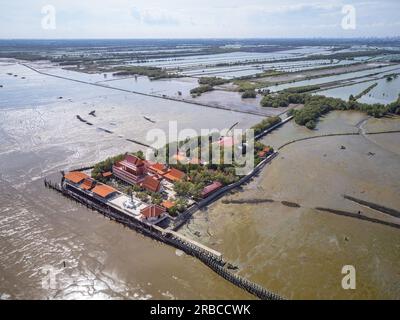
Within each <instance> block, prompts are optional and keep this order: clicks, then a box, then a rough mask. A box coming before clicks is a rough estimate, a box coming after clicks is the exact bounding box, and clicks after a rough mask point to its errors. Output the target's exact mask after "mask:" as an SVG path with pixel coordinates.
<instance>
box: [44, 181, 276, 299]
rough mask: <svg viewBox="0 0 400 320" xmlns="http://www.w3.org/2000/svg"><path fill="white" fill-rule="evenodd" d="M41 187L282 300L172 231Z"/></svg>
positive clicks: (266, 296) (239, 284)
mask: <svg viewBox="0 0 400 320" xmlns="http://www.w3.org/2000/svg"><path fill="white" fill-rule="evenodd" d="M44 185H45V187H46V188H49V189H52V190H55V191H57V192H59V193H60V194H62V195H63V196H64V197H66V198H69V199H71V200H74V201H76V202H78V203H80V204H82V205H84V206H86V207H87V208H88V209H92V210H96V211H98V212H99V213H101V214H102V215H104V216H105V217H107V218H109V219H110V220H113V221H116V222H119V223H121V224H123V225H124V226H126V227H128V228H130V229H134V230H136V231H137V232H140V233H141V234H143V235H145V236H148V237H151V238H153V239H154V240H157V241H160V242H163V243H165V244H168V245H170V246H172V247H174V248H177V249H179V250H182V251H183V252H185V253H186V254H188V255H191V256H193V257H196V258H197V259H199V260H200V261H201V262H203V263H204V264H205V265H207V266H208V267H209V268H210V269H212V270H213V271H214V272H216V273H217V274H219V275H220V276H221V277H223V278H224V279H226V280H228V281H229V282H231V283H232V284H234V285H236V286H237V287H239V288H242V289H243V290H246V291H247V292H249V293H250V294H252V295H254V296H256V297H258V298H259V299H262V300H282V297H280V296H279V295H277V294H275V293H273V292H271V291H269V290H267V289H265V288H263V287H262V286H260V285H258V284H256V283H253V282H251V281H249V280H247V279H245V278H243V277H241V276H239V275H237V274H235V273H232V272H231V271H229V270H228V269H227V266H229V265H230V264H229V263H227V262H226V261H224V260H223V259H222V257H221V256H216V255H214V254H212V253H211V252H209V251H207V250H205V249H203V248H201V247H199V246H197V245H195V244H194V243H191V242H189V241H185V240H184V239H182V238H180V237H178V236H177V235H176V234H175V233H173V232H169V231H168V230H164V229H161V228H159V227H157V226H152V225H149V224H146V223H143V222H141V221H139V220H137V219H135V218H133V217H130V216H128V215H126V214H124V213H122V212H120V211H119V210H117V209H115V208H112V207H109V206H107V205H106V204H104V203H102V202H100V201H96V200H95V199H88V198H86V197H82V196H80V195H78V194H77V193H74V192H72V191H71V190H67V189H65V188H63V187H62V185H61V184H56V183H53V182H51V181H49V180H47V179H45V180H44Z"/></svg>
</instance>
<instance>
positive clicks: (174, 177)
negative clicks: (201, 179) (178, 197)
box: [164, 168, 185, 181]
mask: <svg viewBox="0 0 400 320" xmlns="http://www.w3.org/2000/svg"><path fill="white" fill-rule="evenodd" d="M184 177H185V173H184V172H182V171H180V170H178V169H175V168H172V169H171V170H170V171H169V172H168V173H166V174H165V175H164V178H166V179H168V180H170V181H179V180H182V179H183V178H184Z"/></svg>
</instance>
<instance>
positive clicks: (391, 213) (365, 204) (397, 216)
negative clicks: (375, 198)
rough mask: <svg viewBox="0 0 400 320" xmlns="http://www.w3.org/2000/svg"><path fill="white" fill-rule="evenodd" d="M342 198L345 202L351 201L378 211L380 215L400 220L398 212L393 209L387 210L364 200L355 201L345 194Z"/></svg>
mask: <svg viewBox="0 0 400 320" xmlns="http://www.w3.org/2000/svg"><path fill="white" fill-rule="evenodd" d="M343 198H345V199H347V200H350V201H353V202H355V203H358V204H361V205H363V206H366V207H369V208H371V209H374V210H377V211H380V212H382V213H385V214H388V215H390V216H392V217H395V218H400V211H397V210H395V209H391V208H387V207H384V206H381V205H379V204H376V203H373V202H369V201H365V200H361V199H357V198H354V197H351V196H348V195H345V194H344V195H343Z"/></svg>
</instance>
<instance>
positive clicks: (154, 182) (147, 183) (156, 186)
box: [142, 176, 161, 192]
mask: <svg viewBox="0 0 400 320" xmlns="http://www.w3.org/2000/svg"><path fill="white" fill-rule="evenodd" d="M160 186H161V181H160V180H158V179H156V178H154V177H152V176H146V178H144V180H143V182H142V187H143V188H145V189H147V190H149V191H152V192H158V191H159V190H160Z"/></svg>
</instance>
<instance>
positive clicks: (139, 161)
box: [125, 154, 144, 167]
mask: <svg viewBox="0 0 400 320" xmlns="http://www.w3.org/2000/svg"><path fill="white" fill-rule="evenodd" d="M125 161H127V162H129V163H132V164H134V165H135V166H137V167H140V166H143V165H144V162H143V160H142V159H140V158H138V157H136V156H134V155H131V154H127V155H126V156H125Z"/></svg>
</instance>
